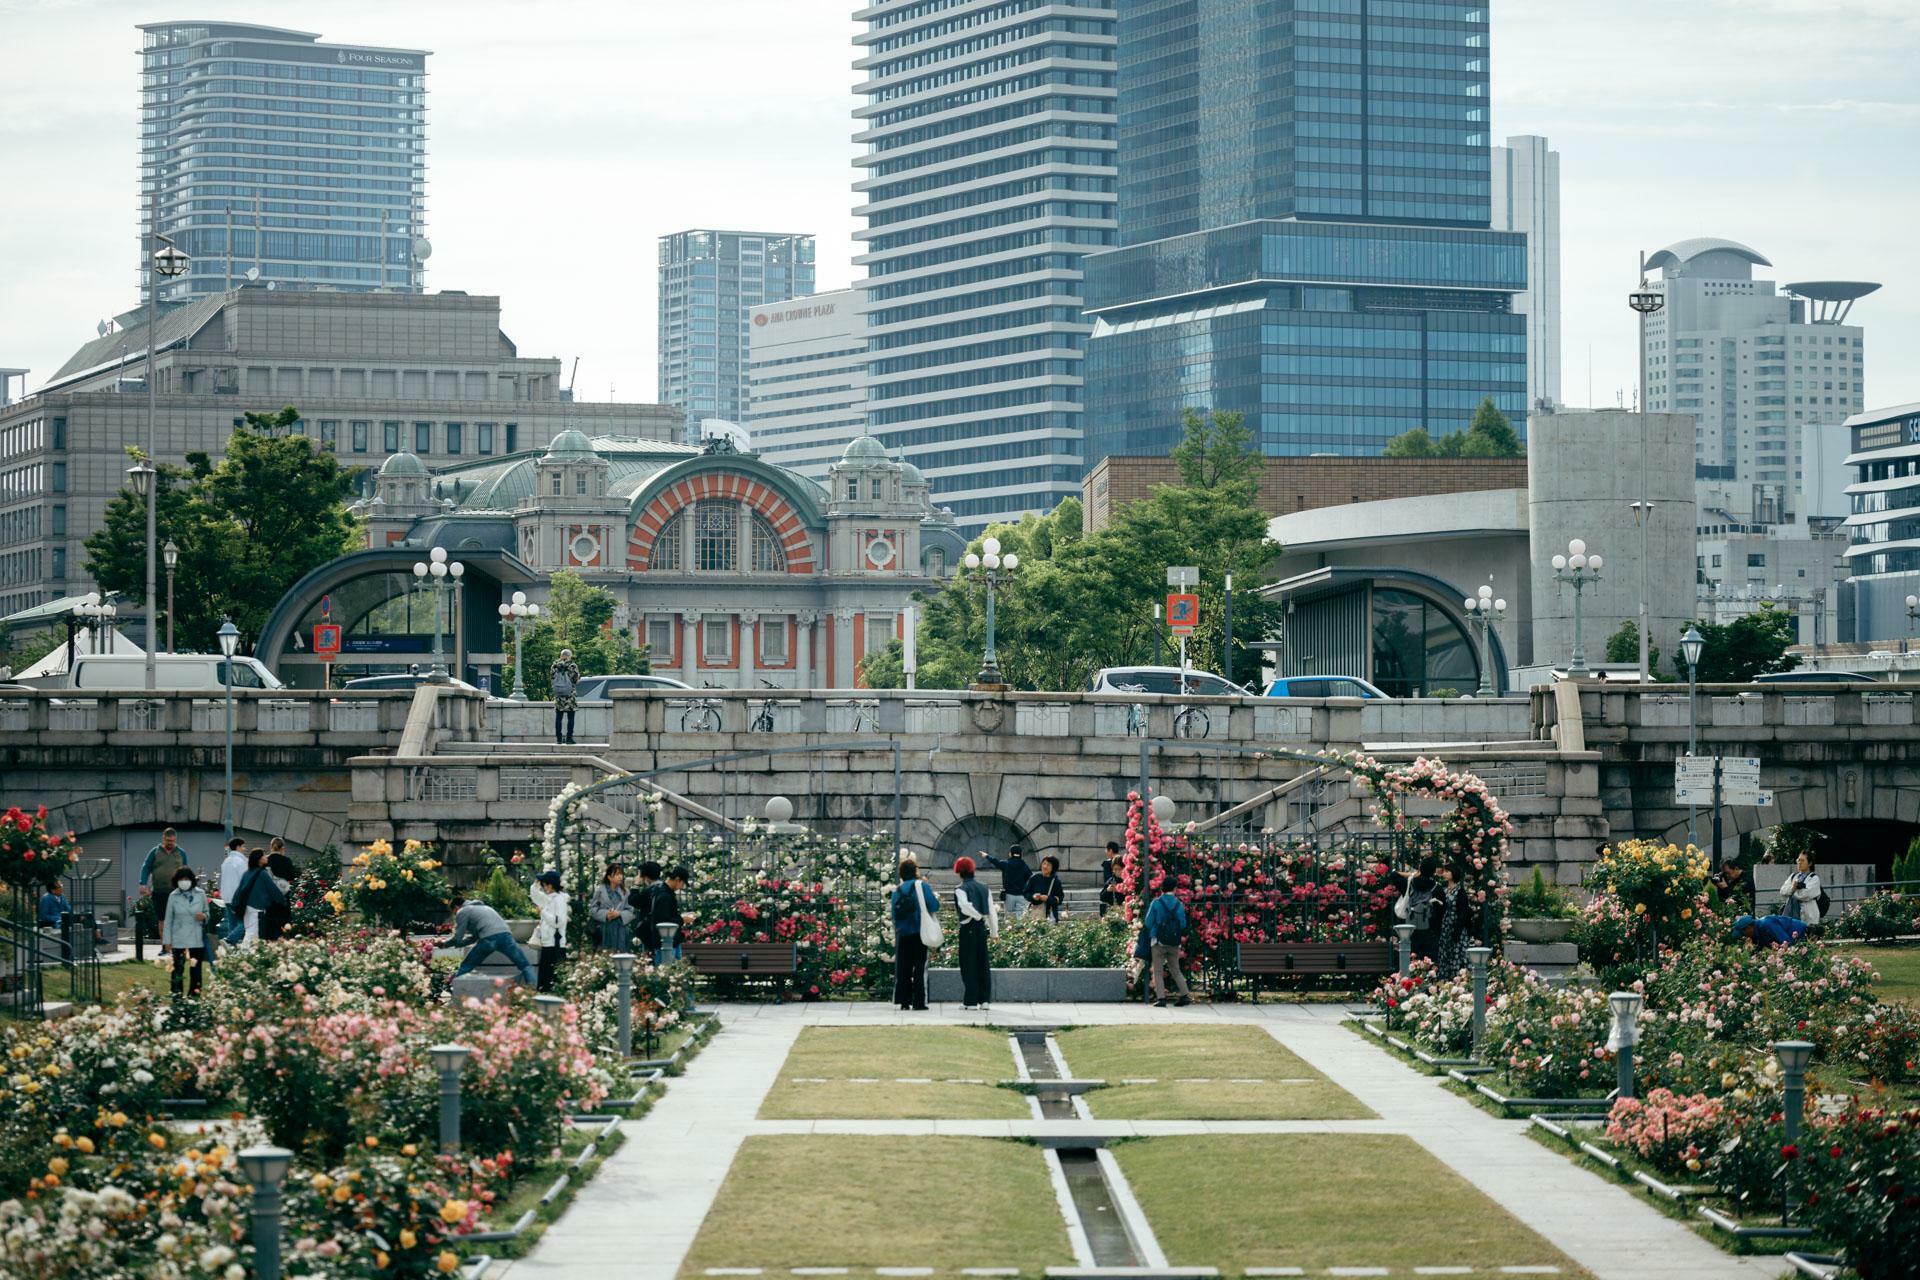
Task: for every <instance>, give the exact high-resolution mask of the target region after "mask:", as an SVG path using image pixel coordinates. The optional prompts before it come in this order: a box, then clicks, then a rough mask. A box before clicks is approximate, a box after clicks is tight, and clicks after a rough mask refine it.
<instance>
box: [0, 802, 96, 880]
mask: <svg viewBox="0 0 1920 1280" xmlns="http://www.w3.org/2000/svg"><path fill="white" fill-rule="evenodd" d="M79 856H80V843H79V839H78V837H76V836H75V835H74V834H73V832H71V831H68V832H66V833H64V834H61V835H55V834H54V833H53V832H50V831H48V830H47V806H45V805H41V806H39V807H38V808H37V809H35V810H34V811H33V812H32V813H28V812H26V811H25V810H23V809H21V808H20V807H19V806H18V805H14V806H11V807H9V808H8V809H7V811H6V812H5V813H4V814H0V884H8V885H12V886H14V887H15V888H18V889H20V890H23V891H27V892H32V891H35V890H41V889H46V888H48V887H49V886H51V885H52V884H53V882H54V881H55V880H59V879H61V878H62V877H64V876H65V875H66V874H67V872H68V871H70V870H72V868H73V864H74V861H75V859H77V858H78V857H79Z"/></svg>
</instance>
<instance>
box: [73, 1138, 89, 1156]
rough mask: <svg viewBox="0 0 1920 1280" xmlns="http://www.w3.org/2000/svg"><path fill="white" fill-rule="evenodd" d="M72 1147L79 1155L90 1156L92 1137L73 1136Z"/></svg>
mask: <svg viewBox="0 0 1920 1280" xmlns="http://www.w3.org/2000/svg"><path fill="white" fill-rule="evenodd" d="M73 1149H74V1150H75V1151H78V1152H79V1153H80V1154H81V1155H87V1156H90V1155H92V1154H93V1139H92V1138H75V1139H74V1140H73Z"/></svg>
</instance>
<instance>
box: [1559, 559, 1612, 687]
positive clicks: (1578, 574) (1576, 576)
mask: <svg viewBox="0 0 1920 1280" xmlns="http://www.w3.org/2000/svg"><path fill="white" fill-rule="evenodd" d="M1604 563H1605V561H1603V560H1602V559H1601V558H1600V557H1599V556H1597V555H1592V556H1590V555H1588V554H1587V544H1586V541H1585V540H1584V539H1581V538H1575V539H1573V540H1572V541H1571V542H1569V543H1567V554H1565V555H1563V556H1560V555H1557V556H1555V557H1554V558H1553V580H1554V581H1555V582H1566V583H1571V584H1572V585H1573V658H1572V661H1570V662H1568V664H1567V676H1568V677H1569V678H1570V679H1574V680H1584V679H1586V678H1587V677H1588V676H1590V675H1592V674H1593V672H1591V671H1589V670H1588V669H1587V650H1586V646H1585V645H1584V644H1583V643H1582V637H1581V634H1580V627H1581V595H1582V594H1583V593H1584V592H1585V591H1586V589H1587V587H1588V586H1589V585H1591V584H1592V583H1596V582H1598V581H1600V567H1601V566H1602V565H1603V564H1604Z"/></svg>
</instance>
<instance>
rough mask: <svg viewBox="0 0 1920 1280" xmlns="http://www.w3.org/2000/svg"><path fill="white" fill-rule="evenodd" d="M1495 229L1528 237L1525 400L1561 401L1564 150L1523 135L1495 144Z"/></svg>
mask: <svg viewBox="0 0 1920 1280" xmlns="http://www.w3.org/2000/svg"><path fill="white" fill-rule="evenodd" d="M1492 160H1493V170H1492V174H1493V229H1494V230H1495V231H1519V232H1523V233H1525V235H1526V237H1527V288H1526V292H1524V293H1520V294H1516V295H1515V296H1514V299H1513V309H1514V310H1515V311H1519V312H1522V313H1523V314H1525V316H1526V317H1527V404H1528V406H1529V407H1532V408H1537V407H1539V406H1540V405H1541V404H1542V403H1546V404H1549V405H1557V404H1559V403H1560V153H1559V152H1558V151H1555V150H1554V149H1553V148H1551V147H1549V146H1548V145H1547V140H1546V139H1545V138H1541V137H1536V136H1534V135H1532V134H1521V135H1519V136H1517V137H1512V138H1508V139H1507V143H1506V145H1505V146H1503V147H1495V148H1493V156H1492Z"/></svg>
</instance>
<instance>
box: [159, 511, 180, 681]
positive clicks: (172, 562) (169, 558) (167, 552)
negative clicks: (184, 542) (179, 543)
mask: <svg viewBox="0 0 1920 1280" xmlns="http://www.w3.org/2000/svg"><path fill="white" fill-rule="evenodd" d="M160 559H161V560H162V561H164V562H165V564H166V566H167V652H168V653H172V652H173V571H174V570H175V569H177V568H179V567H180V548H179V547H176V546H174V545H173V539H172V538H168V539H167V545H166V546H164V547H162V548H160Z"/></svg>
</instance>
